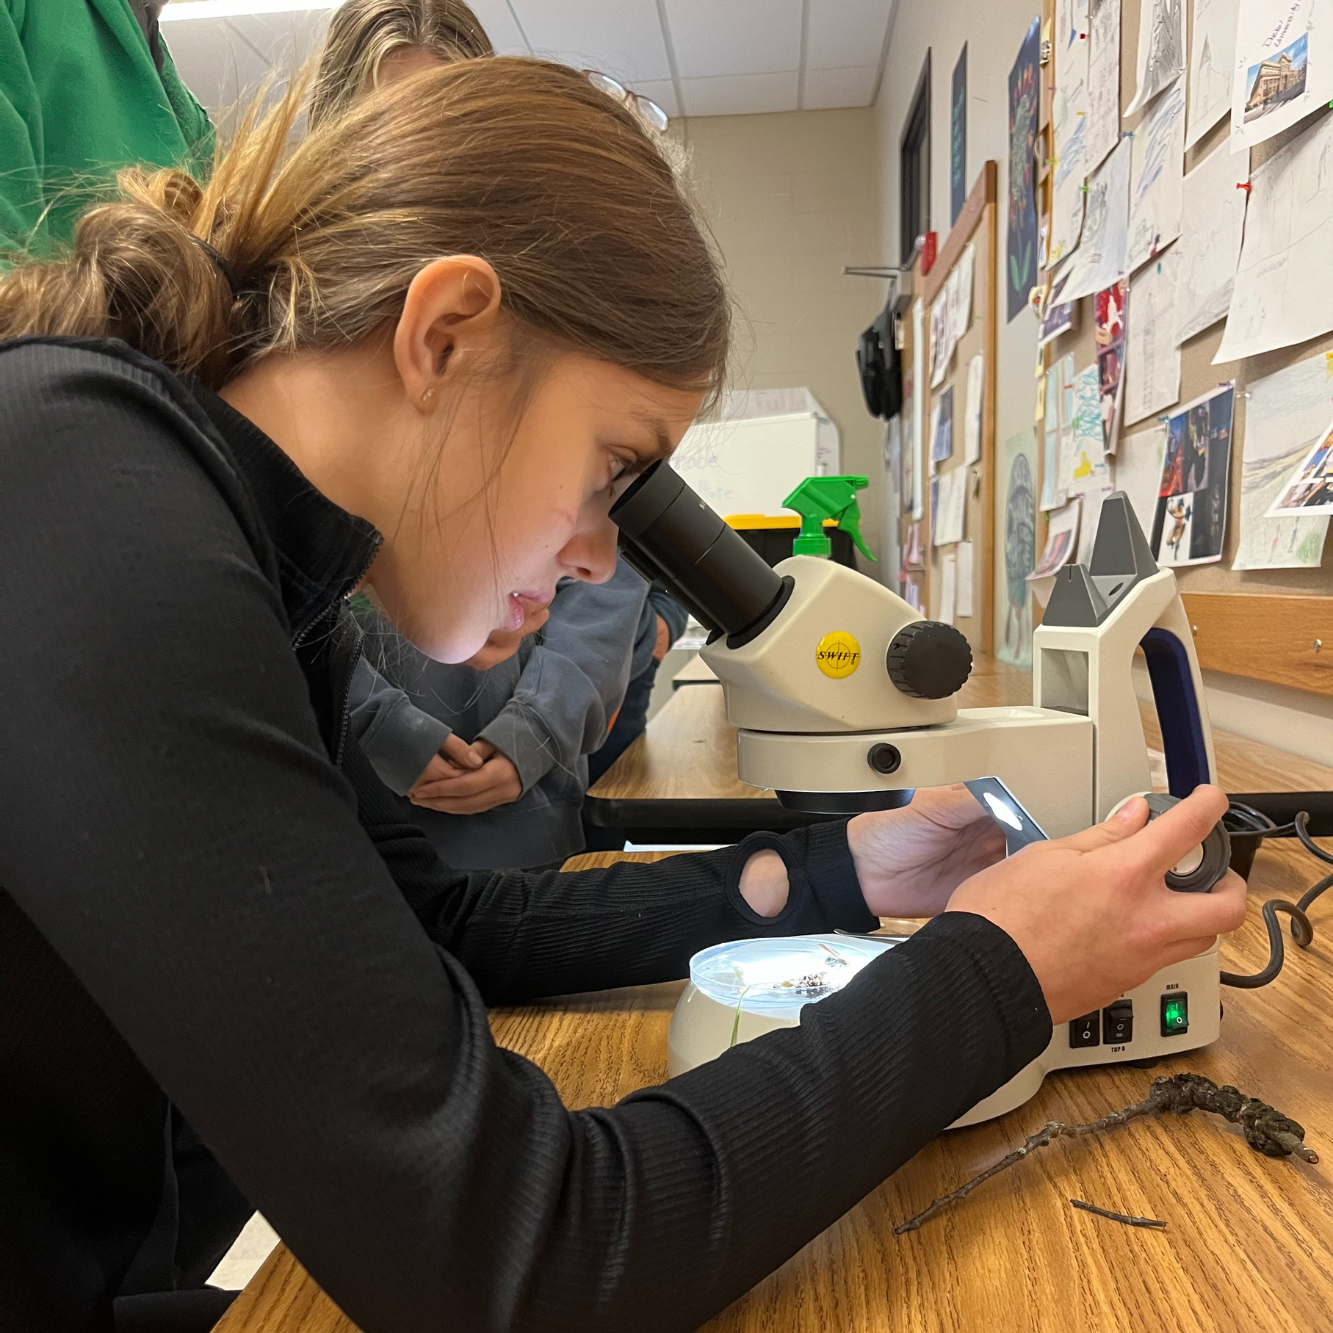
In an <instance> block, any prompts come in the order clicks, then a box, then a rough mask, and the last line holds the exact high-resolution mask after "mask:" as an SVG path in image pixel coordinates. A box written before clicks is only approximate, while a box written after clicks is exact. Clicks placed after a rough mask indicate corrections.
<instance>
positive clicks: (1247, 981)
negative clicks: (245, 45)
mask: <svg viewBox="0 0 1333 1333" xmlns="http://www.w3.org/2000/svg"><path fill="white" fill-rule="evenodd" d="M1224 820H1225V822H1226V826H1227V831H1228V833H1229V834H1230V835H1231V841H1232V843H1233V845H1234V844H1235V843H1236V842H1237V841H1238V840H1241V839H1247V838H1254V839H1256V840H1257V841H1256V842H1255V844H1254V845H1255V847H1258V845H1259V842H1260V841H1262V840H1263V839H1264V838H1275V837H1290V836H1291V835H1292V834H1295V836H1296V837H1297V838H1299V839H1300V841H1301V845H1302V846H1303V847H1304V848H1305V850H1306V851H1308V852H1309V853H1310V854H1311V855H1312V856H1315V857H1317V858H1318V859H1319V860H1320V861H1323V862H1324V864H1325V865H1331V866H1333V854H1331V853H1329V852H1326V851H1324V849H1323V848H1322V847H1320V846H1318V845H1317V844H1316V843H1315V840H1314V839H1313V838H1312V837H1311V836H1310V832H1309V824H1310V815H1309V812H1308V811H1305V810H1298V811H1297V812H1296V814H1295V816H1294V818H1293V819H1292V821H1291V823H1289V824H1275V823H1274V822H1273V821H1272V820H1271V819H1270V818H1269V817H1268V816H1267V815H1265V814H1263V813H1262V812H1261V811H1259V810H1256V809H1255V808H1254V807H1253V806H1249V805H1243V804H1241V803H1239V802H1236V801H1233V802H1232V804H1231V808H1230V809H1229V810H1228V811H1227V813H1226V815H1225V816H1224ZM1253 859H1254V854H1253V852H1251V853H1250V856H1249V858H1248V860H1249V861H1252V860H1253ZM1247 868H1248V862H1247ZM1329 888H1333V875H1325V876H1324V878H1323V879H1321V880H1319V881H1318V882H1317V883H1315V884H1313V885H1311V887H1310V888H1309V889H1307V890H1306V891H1305V893H1304V894H1302V895H1301V898H1300V901H1299V902H1295V903H1290V902H1288V901H1287V900H1286V899H1285V898H1270V899H1269V900H1268V901H1267V902H1266V903H1265V904H1264V905H1263V917H1264V926H1265V928H1266V929H1267V931H1268V964H1267V966H1266V967H1264V968H1263V969H1262V970H1261V971H1258V972H1255V973H1253V974H1252V975H1249V976H1246V975H1244V974H1243V973H1238V972H1223V973H1222V974H1221V981H1222V984H1223V985H1224V986H1237V987H1240V988H1241V989H1243V990H1254V989H1256V988H1257V987H1259V986H1267V985H1268V983H1269V982H1270V981H1273V980H1274V979H1276V977H1277V975H1278V973H1280V972H1281V971H1282V964H1283V963H1284V962H1285V961H1286V951H1285V947H1284V942H1283V939H1282V927H1281V926H1280V925H1279V924H1278V919H1277V918H1278V913H1280V912H1281V913H1284V914H1285V915H1287V916H1289V917H1291V937H1292V939H1294V940H1295V941H1296V943H1297V944H1298V945H1299V946H1300V947H1301V948H1302V949H1308V948H1309V947H1310V945H1311V944H1312V943H1313V942H1314V926H1312V925H1311V924H1310V918H1309V917H1308V916H1306V912H1307V911H1308V910H1309V909H1310V907H1311V905H1312V904H1313V903H1314V901H1315V899H1316V898H1318V897H1319V895H1320V894H1322V893H1323V892H1324V891H1325V890H1326V889H1329Z"/></svg>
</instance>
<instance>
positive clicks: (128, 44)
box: [0, 0, 213, 266]
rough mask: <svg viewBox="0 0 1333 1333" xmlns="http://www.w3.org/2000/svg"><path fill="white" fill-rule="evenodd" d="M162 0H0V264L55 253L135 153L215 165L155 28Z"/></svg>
mask: <svg viewBox="0 0 1333 1333" xmlns="http://www.w3.org/2000/svg"><path fill="white" fill-rule="evenodd" d="M162 8H163V3H162V0H0V266H3V265H4V258H3V257H4V256H5V255H13V254H14V253H16V252H29V253H32V254H35V255H43V254H46V253H49V252H50V251H51V250H52V248H53V247H55V248H58V247H59V246H60V245H61V244H62V243H64V242H66V241H68V240H69V239H70V236H71V232H72V230H73V226H74V221H75V219H76V218H77V217H78V215H79V214H80V212H82V210H83V209H84V208H86V207H87V206H88V203H89V202H90V200H91V199H93V198H95V197H96V194H97V192H98V191H99V190H100V189H104V188H106V187H107V186H109V184H110V182H111V181H112V179H113V178H114V176H115V174H116V172H117V171H118V170H119V169H120V168H121V167H123V166H128V165H130V164H131V163H145V164H147V165H150V166H157V167H184V168H185V169H186V170H188V171H189V172H190V173H191V174H192V175H194V176H196V177H203V176H205V175H207V173H208V170H209V164H210V163H211V161H212V157H213V127H212V126H211V125H210V124H209V121H208V115H207V113H206V112H205V111H204V109H203V107H201V106H200V105H199V103H198V102H197V101H196V100H195V98H194V96H193V94H192V93H191V92H190V90H189V89H188V88H186V86H185V84H184V83H182V82H181V78H180V75H179V74H177V72H176V67H175V65H173V64H172V62H171V55H170V53H169V52H168V50H167V47H166V43H165V42H163V41H162V38H161V35H160V34H159V32H158V26H157V19H158V14H159V13H160V12H161V10H162Z"/></svg>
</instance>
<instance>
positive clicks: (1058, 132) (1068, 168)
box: [1048, 0, 1088, 265]
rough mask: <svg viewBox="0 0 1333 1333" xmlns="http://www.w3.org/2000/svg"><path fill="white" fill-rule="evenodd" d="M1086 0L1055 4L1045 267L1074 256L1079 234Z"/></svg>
mask: <svg viewBox="0 0 1333 1333" xmlns="http://www.w3.org/2000/svg"><path fill="white" fill-rule="evenodd" d="M1087 21H1088V8H1087V0H1056V6H1055V81H1054V88H1055V92H1054V94H1053V95H1052V98H1051V131H1050V132H1051V145H1052V154H1051V155H1052V157H1054V159H1055V165H1054V166H1053V167H1052V169H1051V170H1052V172H1053V173H1054V175H1053V178H1052V183H1051V244H1050V255H1049V257H1048V263H1049V265H1055V264H1058V263H1060V261H1061V260H1062V259H1065V258H1066V257H1067V256H1069V255H1071V254H1073V253H1074V251H1075V250H1076V249H1077V248H1078V244H1079V238H1080V237H1081V236H1082V234H1083V183H1084V179H1085V177H1086V176H1087V174H1088V173H1087V170H1086V168H1085V166H1084V145H1085V138H1084V136H1085V134H1086V132H1087V122H1088V117H1087V103H1088V43H1087Z"/></svg>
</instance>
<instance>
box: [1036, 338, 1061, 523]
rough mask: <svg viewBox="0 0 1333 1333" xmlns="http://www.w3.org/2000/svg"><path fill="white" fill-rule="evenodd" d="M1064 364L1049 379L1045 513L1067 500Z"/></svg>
mask: <svg viewBox="0 0 1333 1333" xmlns="http://www.w3.org/2000/svg"><path fill="white" fill-rule="evenodd" d="M1063 368H1064V362H1063V361H1057V362H1056V363H1055V365H1054V366H1052V367H1051V371H1050V374H1048V375H1047V376H1046V404H1045V412H1044V417H1045V427H1046V430H1045V433H1044V436H1043V439H1042V451H1041V504H1040V505H1039V506H1038V508H1040V509H1041V510H1042V512H1043V513H1044V512H1045V511H1046V510H1048V509H1057V508H1059V506H1060V505H1062V504H1064V503H1065V501H1066V499H1067V498H1068V497H1067V496H1066V495H1065V493H1064V491H1062V490H1061V489H1060V394H1061V389H1062V383H1061V374H1062V371H1063Z"/></svg>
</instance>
